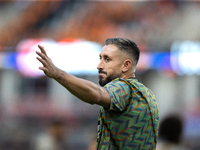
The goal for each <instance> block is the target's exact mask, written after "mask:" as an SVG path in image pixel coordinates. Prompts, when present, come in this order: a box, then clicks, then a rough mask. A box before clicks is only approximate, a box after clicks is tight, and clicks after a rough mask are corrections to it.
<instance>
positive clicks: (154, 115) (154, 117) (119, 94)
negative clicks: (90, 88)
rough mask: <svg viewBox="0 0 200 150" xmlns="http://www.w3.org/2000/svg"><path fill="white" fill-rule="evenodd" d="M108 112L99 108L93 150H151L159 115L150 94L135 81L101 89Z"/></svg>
mask: <svg viewBox="0 0 200 150" xmlns="http://www.w3.org/2000/svg"><path fill="white" fill-rule="evenodd" d="M105 89H106V90H107V91H108V93H109V95H110V99H111V104H110V107H109V109H107V110H106V109H104V108H103V107H100V112H99V118H98V126H97V128H98V136H97V150H147V149H148V150H155V149H156V143H157V137H158V123H159V111H158V105H157V102H156V100H155V96H154V94H153V93H152V92H151V91H150V90H149V89H148V88H147V87H145V86H144V85H143V84H142V83H140V82H139V81H138V80H137V79H135V78H129V79H126V80H125V79H122V78H117V79H115V80H113V81H112V82H110V83H108V84H106V85H105Z"/></svg>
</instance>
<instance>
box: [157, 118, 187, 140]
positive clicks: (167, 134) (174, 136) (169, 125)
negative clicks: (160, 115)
mask: <svg viewBox="0 0 200 150" xmlns="http://www.w3.org/2000/svg"><path fill="white" fill-rule="evenodd" d="M182 129H183V120H182V118H181V117H179V116H168V117H166V118H165V119H164V120H163V121H162V122H161V124H160V128H159V134H158V135H159V138H160V139H161V140H164V141H167V142H171V143H179V142H180V139H181V135H182Z"/></svg>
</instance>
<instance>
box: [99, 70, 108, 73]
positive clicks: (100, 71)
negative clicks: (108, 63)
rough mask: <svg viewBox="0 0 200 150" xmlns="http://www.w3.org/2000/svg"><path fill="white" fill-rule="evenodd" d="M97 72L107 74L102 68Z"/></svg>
mask: <svg viewBox="0 0 200 150" xmlns="http://www.w3.org/2000/svg"><path fill="white" fill-rule="evenodd" d="M98 72H99V73H105V74H107V73H106V72H105V71H103V70H99V71H98Z"/></svg>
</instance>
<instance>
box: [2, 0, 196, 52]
mask: <svg viewBox="0 0 200 150" xmlns="http://www.w3.org/2000/svg"><path fill="white" fill-rule="evenodd" d="M199 13H200V3H198V2H187V1H175V0H161V1H134V2H130V1H116V2H113V1H84V0H83V1H76V0H68V1H64V0H60V1H23V2H22V1H3V2H0V14H1V15H0V19H1V21H0V32H1V37H0V46H1V47H4V46H16V45H17V44H18V43H19V42H20V41H21V40H22V39H26V38H53V39H55V40H59V39H65V38H83V39H86V40H89V41H95V42H99V43H101V44H103V42H104V40H105V39H106V38H108V37H116V36H122V37H127V38H130V39H133V40H134V41H135V42H136V43H137V44H138V45H139V46H140V49H141V50H144V51H145V50H150V51H167V50H168V49H169V47H170V45H171V43H172V42H173V41H174V40H186V39H187V40H198V39H199V38H200V36H199V34H198V33H199V32H200V29H199V28H198V26H199V25H200V21H199V19H198V15H196V14H199Z"/></svg>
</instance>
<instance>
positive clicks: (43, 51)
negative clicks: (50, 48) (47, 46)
mask: <svg viewBox="0 0 200 150" xmlns="http://www.w3.org/2000/svg"><path fill="white" fill-rule="evenodd" d="M38 47H39V49H40V50H41V52H42V53H43V54H44V55H46V56H47V53H46V51H45V50H44V47H43V46H41V45H38Z"/></svg>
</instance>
